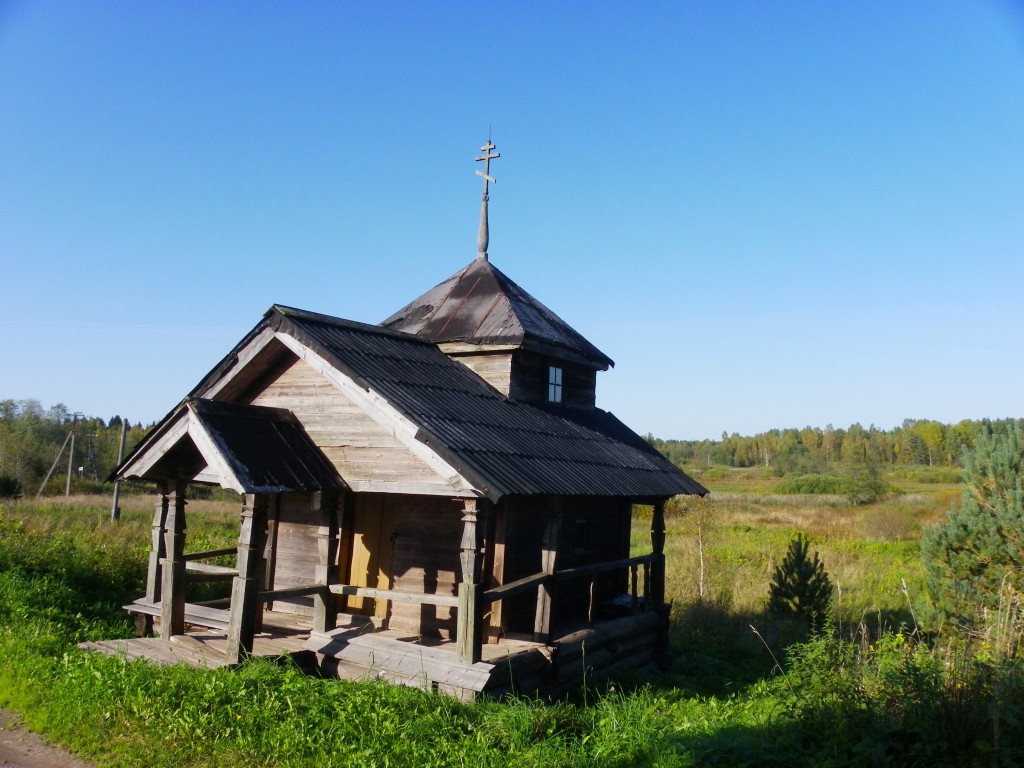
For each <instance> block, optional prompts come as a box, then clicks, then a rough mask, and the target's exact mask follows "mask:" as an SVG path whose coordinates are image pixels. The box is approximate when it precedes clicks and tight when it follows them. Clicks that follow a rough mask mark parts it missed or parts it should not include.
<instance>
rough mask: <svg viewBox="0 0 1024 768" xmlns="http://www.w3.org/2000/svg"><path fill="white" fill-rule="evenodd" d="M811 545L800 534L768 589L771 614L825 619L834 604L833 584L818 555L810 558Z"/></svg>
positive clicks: (776, 571)
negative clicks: (823, 617)
mask: <svg viewBox="0 0 1024 768" xmlns="http://www.w3.org/2000/svg"><path fill="white" fill-rule="evenodd" d="M809 548H810V542H809V541H808V540H807V537H806V536H804V535H803V534H802V533H798V534H797V535H796V537H794V538H793V539H792V540H791V541H790V542H789V549H788V550H787V551H786V556H785V557H784V558H783V560H782V564H781V565H778V566H776V568H775V575H774V576H772V583H771V586H770V587H769V589H768V611H769V612H770V613H772V614H775V615H776V616H793V617H797V618H806V619H810V618H813V617H815V616H824V615H825V613H826V612H827V611H828V607H829V603H830V602H831V601H832V580H831V579H830V578H829V577H828V574H827V573H826V572H825V566H824V565H823V564H822V562H821V561H820V560H819V559H818V553H817V552H815V553H814V556H813V557H808V550H809Z"/></svg>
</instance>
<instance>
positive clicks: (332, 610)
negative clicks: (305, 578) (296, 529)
mask: <svg viewBox="0 0 1024 768" xmlns="http://www.w3.org/2000/svg"><path fill="white" fill-rule="evenodd" d="M339 501H340V497H339V494H338V493H337V492H336V491H323V492H322V493H321V494H320V502H319V503H320V527H319V528H318V529H317V549H318V550H319V555H320V562H319V563H317V564H316V566H314V568H313V572H314V582H315V583H316V584H322V585H323V586H324V587H325V589H324V591H323V592H321V593H320V594H317V595H314V596H313V630H314V631H315V632H329V631H330V630H332V629H334V628H335V627H336V626H337V623H338V603H337V599H336V597H335V595H333V594H331V593H330V592H328V591H327V589H326V587H328V586H330V585H331V584H334V583H335V582H336V581H337V580H338V538H339V516H340V513H341V505H340V504H339Z"/></svg>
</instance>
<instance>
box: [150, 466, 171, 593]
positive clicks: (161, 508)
mask: <svg viewBox="0 0 1024 768" xmlns="http://www.w3.org/2000/svg"><path fill="white" fill-rule="evenodd" d="M166 525H167V488H166V486H162V487H161V488H160V495H159V496H158V497H157V501H156V509H155V510H154V512H153V527H152V529H151V530H152V533H151V543H150V548H149V568H148V569H147V571H146V602H148V603H153V604H154V605H155V604H156V603H159V602H160V590H161V588H162V587H163V583H162V576H161V568H160V561H161V560H163V558H164V554H165V550H164V529H165V527H166Z"/></svg>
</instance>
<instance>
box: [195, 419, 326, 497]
mask: <svg viewBox="0 0 1024 768" xmlns="http://www.w3.org/2000/svg"><path fill="white" fill-rule="evenodd" d="M186 404H187V406H188V408H189V409H190V410H191V411H192V412H193V413H194V414H195V415H196V418H197V419H198V420H199V422H200V423H201V424H202V425H203V427H204V428H205V429H206V431H207V434H209V435H210V436H211V437H212V438H213V439H214V440H215V442H216V443H217V446H218V447H219V448H220V450H221V454H222V456H223V457H224V459H225V460H226V461H228V462H229V464H230V466H231V468H232V470H233V471H234V472H235V475H236V477H238V479H239V480H240V481H241V483H242V485H243V486H244V489H245V492H246V493H271V492H274V493H281V492H285V491H319V490H326V489H329V488H341V487H343V485H344V484H343V483H342V482H341V480H340V478H339V477H338V473H337V471H336V470H335V469H334V466H333V465H332V464H331V463H330V462H329V461H328V459H327V457H325V456H324V455H323V453H321V452H320V449H319V448H317V447H316V445H315V444H314V443H313V441H312V440H311V439H310V437H309V435H307V434H306V430H305V429H303V427H302V424H301V423H300V422H299V420H298V419H297V418H296V417H295V415H294V414H292V413H291V412H290V411H286V410H282V409H280V408H265V407H262V406H256V405H241V404H237V403H224V402H215V401H212V400H199V399H192V400H187V401H186Z"/></svg>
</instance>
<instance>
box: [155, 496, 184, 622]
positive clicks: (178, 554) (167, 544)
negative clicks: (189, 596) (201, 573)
mask: <svg viewBox="0 0 1024 768" xmlns="http://www.w3.org/2000/svg"><path fill="white" fill-rule="evenodd" d="M164 501H165V503H166V506H167V518H166V522H165V524H164V527H163V533H164V536H163V538H164V557H163V559H162V560H161V567H160V570H161V582H162V584H161V590H160V634H161V636H163V637H165V638H169V637H172V636H174V635H183V634H185V561H184V560H183V559H182V555H183V554H184V552H185V481H183V480H177V479H172V480H168V481H167V482H166V483H165V484H164Z"/></svg>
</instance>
